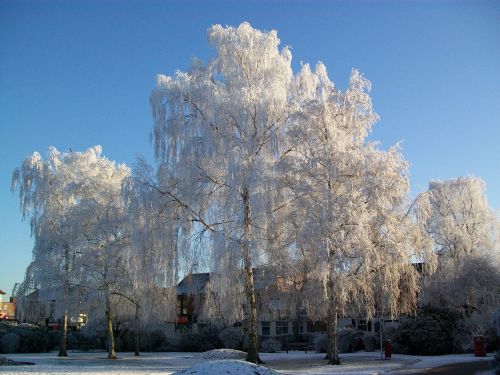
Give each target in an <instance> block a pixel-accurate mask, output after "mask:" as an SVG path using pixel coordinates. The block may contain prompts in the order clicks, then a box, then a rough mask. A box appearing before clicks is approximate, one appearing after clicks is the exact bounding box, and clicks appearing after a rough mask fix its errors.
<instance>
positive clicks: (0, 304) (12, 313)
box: [0, 289, 16, 321]
mask: <svg viewBox="0 0 500 375" xmlns="http://www.w3.org/2000/svg"><path fill="white" fill-rule="evenodd" d="M5 294H6V293H5V292H4V291H3V290H1V289H0V320H10V321H14V320H15V317H16V299H15V298H14V297H10V299H9V302H4V301H3V298H4V297H3V296H4V295H5Z"/></svg>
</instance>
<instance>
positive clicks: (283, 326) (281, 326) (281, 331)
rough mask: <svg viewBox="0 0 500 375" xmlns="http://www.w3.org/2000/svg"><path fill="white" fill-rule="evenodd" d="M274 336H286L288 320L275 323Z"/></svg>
mask: <svg viewBox="0 0 500 375" xmlns="http://www.w3.org/2000/svg"><path fill="white" fill-rule="evenodd" d="M276 334H277V335H288V320H277V321H276Z"/></svg>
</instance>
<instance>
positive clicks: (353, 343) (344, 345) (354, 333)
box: [338, 328, 364, 353]
mask: <svg viewBox="0 0 500 375" xmlns="http://www.w3.org/2000/svg"><path fill="white" fill-rule="evenodd" d="M363 336H364V333H363V332H362V331H358V330H355V329H353V328H344V329H342V330H340V332H339V335H338V340H339V341H338V346H339V352H341V353H352V352H357V351H359V350H362V349H363Z"/></svg>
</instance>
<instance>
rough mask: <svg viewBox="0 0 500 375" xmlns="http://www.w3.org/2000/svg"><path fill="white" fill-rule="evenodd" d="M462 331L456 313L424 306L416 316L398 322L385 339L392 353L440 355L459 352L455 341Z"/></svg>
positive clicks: (460, 322) (457, 341)
mask: <svg viewBox="0 0 500 375" xmlns="http://www.w3.org/2000/svg"><path fill="white" fill-rule="evenodd" d="M463 331H464V329H463V327H462V321H461V316H460V314H458V313H457V312H454V311H452V310H449V309H436V308H428V307H427V308H424V309H423V310H421V311H420V314H419V315H418V316H417V317H415V318H413V319H409V320H407V321H405V322H404V323H402V324H401V325H400V326H399V327H398V328H397V329H395V330H394V331H393V332H392V333H391V334H390V336H392V337H389V338H391V339H392V340H393V343H394V345H393V350H394V352H398V353H401V354H414V355H441V354H450V353H460V352H462V349H461V348H460V346H459V340H458V338H459V337H460V336H461V335H463ZM386 333H387V332H386ZM388 336H389V335H388Z"/></svg>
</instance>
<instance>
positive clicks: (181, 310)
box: [177, 296, 188, 315]
mask: <svg viewBox="0 0 500 375" xmlns="http://www.w3.org/2000/svg"><path fill="white" fill-rule="evenodd" d="M187 302H188V301H187V299H186V298H183V297H182V296H181V297H178V298H177V315H187V313H188V304H187Z"/></svg>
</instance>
